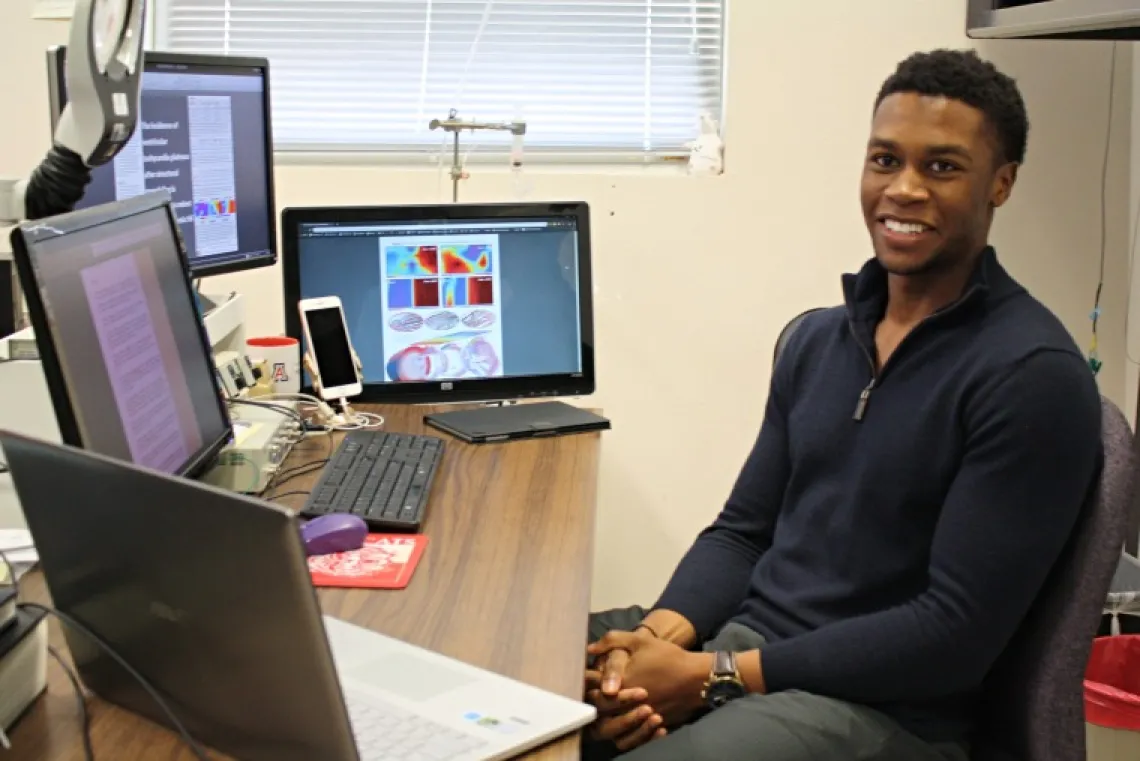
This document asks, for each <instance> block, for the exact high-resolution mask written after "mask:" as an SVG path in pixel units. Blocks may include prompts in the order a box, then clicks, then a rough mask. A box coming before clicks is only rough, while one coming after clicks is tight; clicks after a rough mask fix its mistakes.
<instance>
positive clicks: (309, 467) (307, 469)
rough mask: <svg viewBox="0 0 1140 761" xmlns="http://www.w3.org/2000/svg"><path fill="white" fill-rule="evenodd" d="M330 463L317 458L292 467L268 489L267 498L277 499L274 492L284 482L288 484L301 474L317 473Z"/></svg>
mask: <svg viewBox="0 0 1140 761" xmlns="http://www.w3.org/2000/svg"><path fill="white" fill-rule="evenodd" d="M328 464H329V461H328V460H317V461H316V462H309V463H305V464H304V465H300V466H298V467H296V468H292V469H290V470H288V471H286V472H285V473H283V474H282V475H281V477H280V478H278V479H277V480H276V481H275V482H274V484H273V488H272V489H267V490H266V497H265V499H276V495H274V494H273V492H274V491H276V490H277V489H279V488H280V487H281V485H282V484H287V483H289V482H290V481H292V480H293V479H294V478H300V477H301V476H306V475H308V474H309V473H315V472H317V471H319V470H322V469H323V468H324V467H325V466H326V465H328Z"/></svg>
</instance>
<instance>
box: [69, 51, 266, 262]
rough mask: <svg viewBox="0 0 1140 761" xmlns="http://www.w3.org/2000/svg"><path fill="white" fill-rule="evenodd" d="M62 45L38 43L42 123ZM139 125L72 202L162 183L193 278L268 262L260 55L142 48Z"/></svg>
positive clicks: (114, 197) (89, 202) (90, 202)
mask: <svg viewBox="0 0 1140 761" xmlns="http://www.w3.org/2000/svg"><path fill="white" fill-rule="evenodd" d="M66 65H67V51H66V48H63V47H55V48H52V49H51V50H49V51H48V82H49V93H50V101H51V118H52V128H53V129H54V128H55V124H56V122H57V121H58V119H59V115H60V114H61V113H62V111H63V107H64V105H66V103H67V87H66V74H65V72H66ZM143 66H144V69H143V78H142V90H141V93H140V107H139V113H140V118H139V124H138V128H137V129H136V131H135V134H134V136H133V137H132V138H131V140H130V141H129V142H128V143H127V145H126V146H125V147H124V148H123V150H122V151H121V152H120V153H119V154H118V155H117V156H116V157H115V159H114V161H112V162H111V163H109V164H105V165H103V166H100V167H95V168H94V169H93V170H92V173H91V174H92V176H91V184H90V185H89V186H88V187H87V191H86V193H85V194H84V196H83V199H82V200H81V201H80V202H79V203H78V204H77V205H76V208H80V209H82V208H88V207H91V206H97V205H99V204H102V203H108V202H110V201H121V200H123V199H125V198H132V197H134V196H137V195H140V194H142V193H145V192H149V191H153V190H167V191H168V192H169V193H170V195H171V198H172V206H173V208H174V210H175V213H176V214H177V216H178V224H179V227H180V229H181V231H182V237H183V239H184V240H185V241H186V249H187V253H188V254H189V257H188V262H189V266H190V271H191V273H192V275H193V276H194V277H204V276H207V275H217V274H221V273H223V272H234V271H237V270H244V269H251V268H254V267H267V266H270V265H272V264H274V263H275V262H276V261H277V246H276V237H277V230H276V210H275V208H274V200H273V135H272V130H271V127H270V113H269V110H270V104H269V63H268V62H267V61H266V60H265V59H264V58H239V57H236V56H214V55H192V54H184V53H163V52H153V51H147V52H146V54H145V57H144V62H143Z"/></svg>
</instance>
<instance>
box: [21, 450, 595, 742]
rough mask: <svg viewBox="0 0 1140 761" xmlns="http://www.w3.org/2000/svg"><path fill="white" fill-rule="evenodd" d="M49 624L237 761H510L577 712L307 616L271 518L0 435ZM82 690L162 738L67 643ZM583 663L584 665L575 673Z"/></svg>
mask: <svg viewBox="0 0 1140 761" xmlns="http://www.w3.org/2000/svg"><path fill="white" fill-rule="evenodd" d="M0 445H2V446H3V450H4V455H5V457H6V459H7V462H8V466H9V468H10V469H11V472H12V477H13V480H14V481H15V486H16V490H17V491H18V493H19V496H20V501H21V502H22V504H23V505H24V510H25V512H26V514H27V519H28V528H29V529H30V530H31V532H32V537H33V539H34V540H35V543H36V548H37V550H38V551H39V556H40V562H41V563H42V565H43V570H44V575H45V577H46V580H47V583H48V587H49V588H50V591H51V595H52V598H53V601H54V603H55V605H56V607H57V608H58V609H59V610H61V611H63V612H65V613H68V614H70V615H71V616H73V617H75V618H76V619H78V620H79V621H80V622H82V623H84V624H85V625H87V626H88V627H89V628H90V629H92V630H93V631H94V632H95V633H97V634H98V635H100V636H101V637H102V638H103V639H104V640H106V641H107V642H108V643H110V645H111V646H112V647H113V648H114V649H115V650H116V652H118V654H119V655H120V656H122V657H123V658H124V659H125V660H126V661H127V662H128V663H130V664H131V665H132V666H133V667H134V668H136V669H137V670H138V671H139V672H141V673H142V674H143V675H144V676H145V677H146V678H147V679H149V680H150V682H151V683H152V684H153V685H154V686H155V687H156V688H157V689H158V691H159V692H160V693H161V694H162V695H163V696H165V698H166V699H167V701H168V702H169V704H170V706H171V708H172V709H173V711H174V712H175V715H176V716H177V717H178V718H179V720H180V721H182V722H183V724H185V725H186V728H187V729H188V730H189V732H190V733H191V734H192V735H193V736H194V738H195V739H197V740H199V741H200V742H203V743H206V744H208V745H210V746H212V747H214V748H216V749H217V750H220V751H222V752H224V753H227V754H229V755H231V756H234V757H235V758H239V759H242V760H243V761H359V760H363V761H388V760H389V759H393V760H394V759H399V761H408V759H412V758H417V759H421V758H422V759H440V760H441V761H442V759H455V760H456V761H485V760H488V759H502V758H509V757H512V756H514V755H516V754H518V753H521V752H523V751H525V750H528V749H530V748H533V747H536V746H538V745H540V744H542V743H543V742H545V741H547V740H551V739H554V738H556V737H558V736H559V735H562V734H565V733H567V732H570V731H572V730H574V729H578V728H580V727H582V726H585V725H586V724H588V723H589V722H590V721H591V720H592V719H593V718H594V715H595V713H594V709H593V707H592V706H589V705H586V704H584V703H581V702H578V701H575V700H571V699H568V698H564V697H561V696H558V695H554V694H551V693H548V692H545V691H543V690H539V689H537V688H535V687H531V686H528V685H525V684H522V683H519V682H516V681H513V680H511V679H507V678H505V677H502V676H499V675H497V674H493V673H491V672H488V671H484V670H482V669H478V668H475V667H473V666H469V665H467V664H464V663H461V662H459V661H456V660H454V659H451V658H447V657H444V656H442V655H439V654H437V653H433V652H430V651H428V650H424V649H421V648H418V647H414V646H412V645H408V644H406V643H404V642H400V641H399V640H395V639H392V638H390V637H385V636H383V635H381V634H378V633H376V632H373V631H369V630H366V629H363V628H360V627H357V626H353V625H351V624H348V623H345V622H343V621H339V620H336V619H333V618H330V617H322V615H321V612H320V607H319V606H318V602H317V596H316V593H315V591H314V589H313V586H312V582H311V580H310V577H309V570H308V564H307V560H306V558H305V553H304V549H303V548H302V544H301V538H300V532H299V530H298V524H297V521H296V519H295V517H294V516H293V515H292V514H291V513H290V512H289V511H287V510H285V509H284V508H281V507H279V506H276V505H273V504H270V503H267V502H263V501H260V500H256V499H253V498H249V497H244V496H241V495H237V494H233V493H230V492H226V491H222V490H221V489H217V488H214V487H212V486H209V485H205V484H201V483H197V482H194V481H189V480H185V479H182V478H178V477H174V476H168V475H165V474H163V473H160V472H158V471H152V470H145V469H142V468H139V467H137V466H135V465H132V464H129V463H125V462H122V461H118V460H114V459H110V458H108V457H104V456H101V455H97V454H94V453H91V452H88V451H84V450H79V449H74V448H71V447H66V446H59V445H54V444H49V443H47V442H43V441H38V440H35V439H31V438H28V437H24V436H20V435H17V434H14V433H9V432H3V431H0ZM64 632H65V634H66V636H67V642H68V646H69V647H70V648H71V652H72V655H73V657H74V659H75V663H76V666H77V668H78V669H79V672H80V675H81V676H82V678H83V681H84V682H85V683H86V685H87V686H88V687H89V688H90V689H91V690H93V691H94V692H95V693H96V694H98V695H100V696H101V697H102V698H104V699H106V700H108V701H110V702H112V703H115V704H117V705H119V706H122V707H124V708H126V709H128V710H131V711H134V712H136V713H139V714H142V715H144V716H147V717H149V718H151V719H152V720H154V721H156V722H158V723H161V724H167V722H166V720H165V719H164V717H163V715H162V713H161V711H160V709H159V707H158V706H157V705H156V704H155V703H154V702H153V701H152V700H151V698H150V697H149V696H148V694H147V693H146V692H145V691H144V690H143V688H142V687H141V686H139V685H138V684H137V683H136V682H135V681H134V680H133V679H132V678H131V677H130V676H129V675H128V674H127V673H126V672H125V670H123V669H122V668H121V667H119V666H118V665H117V664H116V663H115V662H114V661H112V660H111V659H110V658H108V657H106V656H105V655H104V654H103V653H102V652H101V651H99V650H98V649H97V648H96V647H95V646H94V645H93V643H92V642H90V641H89V640H88V639H87V638H86V637H85V635H84V634H83V633H82V632H77V631H71V630H70V629H68V628H67V627H64ZM583 657H584V656H583Z"/></svg>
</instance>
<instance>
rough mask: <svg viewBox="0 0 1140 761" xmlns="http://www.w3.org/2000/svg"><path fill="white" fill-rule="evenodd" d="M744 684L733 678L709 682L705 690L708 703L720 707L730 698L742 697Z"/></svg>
mask: <svg viewBox="0 0 1140 761" xmlns="http://www.w3.org/2000/svg"><path fill="white" fill-rule="evenodd" d="M744 693H745V690H744V686H743V685H742V684H740V683H739V682H737V681H736V680H735V679H720V680H717V681H715V682H713V683H712V684H710V685H709V686H708V688H707V690H706V692H705V695H706V698H707V700H708V704H709V705H710V706H712V707H713V708H720V707H721V706H722V705H724V704H725V703H727V702H728V701H730V700H736V699H737V698H740V697H744Z"/></svg>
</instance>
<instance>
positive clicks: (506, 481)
mask: <svg viewBox="0 0 1140 761" xmlns="http://www.w3.org/2000/svg"><path fill="white" fill-rule="evenodd" d="M371 411H375V412H379V413H381V414H383V415H385V417H387V419H388V424H387V425H386V426H385V427H386V429H387V430H391V431H400V432H407V433H430V432H431V431H430V430H429V429H426V428H425V427H424V425H423V423H422V422H421V421H422V418H423V415H424V414H425V413H426V412H427V411H429V410H428V409H427V408H425V407H390V408H388V407H386V408H376V409H373V410H371ZM443 437H444V438H445V439H446V440H447V448H446V452H445V454H444V457H443V461H442V463H441V465H440V470H439V472H438V473H437V475H436V479H435V484H434V486H433V487H432V492H431V499H430V503H429V505H428V513H427V520H426V523H425V525H424V533H425V534H427V535H428V536H429V537H430V544H429V545H428V549H427V552H426V553H425V554H424V556H423V558H422V560H421V561H420V564H419V567H418V568H417V569H416V572H415V576H414V577H413V578H412V582H411V584H410V585H409V586H408V588H407V589H404V590H398V591H370V590H357V589H354V590H322V591H321V601H322V604H323V607H324V609H325V611H327V612H328V613H330V614H331V615H333V616H336V617H338V618H342V619H344V620H346V621H351V622H353V623H356V624H360V625H362V626H367V627H369V628H372V629H375V630H376V631H379V632H383V633H384V634H388V635H391V636H394V637H398V638H400V639H403V640H406V641H407V642H411V643H413V644H416V645H420V646H423V647H426V648H429V649H432V650H436V651H438V652H441V653H444V654H446V655H450V656H453V657H455V658H459V659H460V660H463V661H467V662H468V663H472V664H475V665H477V666H482V667H484V668H488V669H490V670H492V671H497V672H499V673H500V674H505V675H506V676H510V677H514V678H516V679H519V680H521V681H524V682H528V683H530V684H533V685H536V686H538V687H542V688H545V689H548V690H551V691H553V692H557V693H560V694H562V695H566V696H572V697H579V696H580V695H581V692H582V666H583V662H584V660H585V647H586V619H587V615H588V612H589V599H590V571H591V568H592V565H593V544H594V506H595V498H596V493H597V470H598V449H599V434H596V433H593V434H582V435H577V436H568V437H563V438H549V439H537V440H535V441H525V442H513V443H509V444H486V445H481V446H469V445H466V444H464V443H462V442H460V441H457V440H455V439H451V438H450V437H447V436H443ZM326 452H327V443H326V442H325V440H324V439H312V440H309V441H307V442H305V443H303V444H301V445H299V447H298V449H297V450H294V453H293V454H292V455H290V459H289V461H288V463H287V465H288V466H292V465H298V464H302V463H304V462H306V461H312V460H318V459H321V458H323V457H324V456H325V454H326ZM317 472H318V471H314V472H313V473H312V474H310V475H308V476H303V477H300V478H296V479H294V480H291V481H289V482H288V483H286V484H284V485H283V486H282V487H281V488H280V489H279V493H286V492H289V491H295V490H304V489H308V488H309V487H311V486H312V484H313V483H314V482H315V481H316V478H317ZM282 501H283V502H284V503H286V504H291V505H295V506H296V507H300V505H301V504H302V503H303V501H304V497H301V496H298V497H295V498H285V499H284V500H282ZM24 596H25V598H26V599H33V600H37V601H41V602H42V601H45V600H46V599H47V593H46V590H45V588H44V583H43V578H42V576H41V574H40V573H39V572H38V571H37V572H35V573H33V574H30V575H29V576H27V577H26V578H25V581H24ZM51 626H52V628H53V631H52V640H53V642H54V643H55V644H56V646H57V647H59V648H61V650H63V648H64V644H63V639H62V636H61V635H60V632H59V629H58V626H57V624H56V623H55V622H54V621H53V622H52V623H51ZM90 709H91V713H92V725H91V732H92V736H93V738H94V745H95V754H96V757H97V758H99V759H104V758H105V759H122V761H127V760H128V759H162V760H163V761H167V760H168V759H180V760H181V761H192V759H193V756H192V755H191V753H190V752H189V751H187V750H185V749H184V748H183V749H179V748H178V742H177V740H176V739H175V736H174V735H173V734H172V733H170V732H168V731H167V730H165V729H163V728H160V727H158V726H157V725H155V724H152V723H150V722H149V721H146V720H144V719H141V718H139V717H137V716H135V715H134V714H131V713H128V712H126V711H123V710H120V709H119V708H116V707H115V706H112V705H109V704H107V703H104V702H103V701H101V700H98V699H92V700H91V701H90ZM79 726H80V723H79V711H78V708H77V705H76V702H75V695H74V693H73V692H72V688H71V685H70V683H69V682H68V681H67V677H66V676H65V675H64V674H63V672H62V671H61V670H60V668H59V667H58V665H56V664H54V663H49V664H48V689H47V692H46V694H45V695H44V696H42V697H41V698H40V699H39V700H38V701H36V703H34V704H33V706H32V708H31V709H30V710H29V711H28V713H27V714H26V715H25V716H24V717H23V718H22V719H21V720H20V721H19V722H18V723H17V725H16V727H15V728H14V731H13V732H12V744H13V749H12V750H11V751H9V752H8V753H5V752H3V751H0V761H32V760H33V759H35V761H82V759H83V750H82V745H81V743H80V734H79ZM526 758H528V759H541V760H542V761H555V760H556V759H557V760H558V761H571V760H572V759H573V760H575V761H576V760H577V759H578V738H577V736H570V737H567V738H564V739H563V740H561V741H557V742H555V743H552V744H550V745H548V746H547V747H545V748H543V749H541V750H538V751H535V752H533V753H531V754H529V755H527V756H526ZM314 761H319V760H314Z"/></svg>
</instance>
